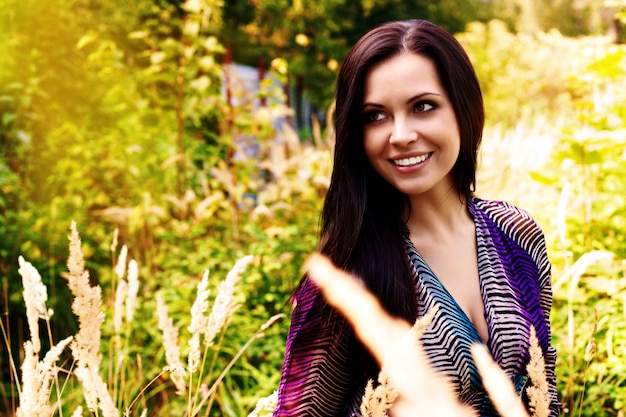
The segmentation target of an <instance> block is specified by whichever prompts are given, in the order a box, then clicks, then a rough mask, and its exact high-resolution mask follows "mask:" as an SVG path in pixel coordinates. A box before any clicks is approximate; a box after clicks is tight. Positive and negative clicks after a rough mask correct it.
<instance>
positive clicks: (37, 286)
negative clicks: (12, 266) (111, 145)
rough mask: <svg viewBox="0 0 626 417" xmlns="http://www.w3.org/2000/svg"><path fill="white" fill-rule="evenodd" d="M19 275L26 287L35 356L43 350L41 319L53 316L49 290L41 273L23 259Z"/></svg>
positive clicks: (19, 260)
mask: <svg viewBox="0 0 626 417" xmlns="http://www.w3.org/2000/svg"><path fill="white" fill-rule="evenodd" d="M18 262H19V266H20V269H19V273H20V275H21V276H22V286H23V287H24V302H25V303H26V318H27V320H28V329H29V331H30V338H31V343H32V349H33V351H34V353H35V354H38V353H39V351H40V350H41V341H40V340H39V319H44V320H49V319H50V316H52V314H53V311H52V309H47V308H46V302H47V301H48V289H47V288H46V286H45V285H44V284H43V282H42V281H41V276H40V275H39V271H37V269H36V268H35V267H34V266H33V265H32V264H31V263H30V262H26V261H25V260H24V258H23V257H21V256H20V257H19V258H18Z"/></svg>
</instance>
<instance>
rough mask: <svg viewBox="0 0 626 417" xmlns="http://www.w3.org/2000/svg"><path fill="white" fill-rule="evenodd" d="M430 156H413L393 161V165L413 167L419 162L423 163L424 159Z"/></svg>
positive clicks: (428, 154)
mask: <svg viewBox="0 0 626 417" xmlns="http://www.w3.org/2000/svg"><path fill="white" fill-rule="evenodd" d="M429 156H430V153H427V154H424V155H420V156H414V157H412V158H404V159H393V160H392V161H393V163H394V164H396V165H398V166H401V167H408V166H410V165H415V164H419V163H420V162H424V161H425V160H426V159H428V157H429Z"/></svg>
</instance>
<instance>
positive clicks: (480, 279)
mask: <svg viewBox="0 0 626 417" xmlns="http://www.w3.org/2000/svg"><path fill="white" fill-rule="evenodd" d="M467 211H468V213H469V215H470V217H471V218H472V221H473V222H474V230H475V232H474V233H475V237H474V239H475V244H476V265H477V270H478V285H479V290H480V296H481V299H482V302H483V317H484V319H485V324H486V325H487V336H489V337H488V339H487V340H485V338H483V336H482V335H481V334H480V332H479V331H478V327H476V324H474V322H473V321H472V320H471V319H470V317H469V315H468V314H467V312H466V311H465V310H464V309H463V308H462V307H461V305H460V304H459V303H458V302H457V300H456V298H454V296H452V294H451V293H450V291H448V289H447V288H446V286H445V285H444V284H443V282H441V280H440V279H439V277H438V276H437V274H435V271H433V269H432V268H431V267H430V265H429V264H428V262H426V260H425V259H424V257H423V256H422V254H421V253H420V252H419V251H418V250H417V248H416V247H415V244H414V243H413V241H412V240H411V239H410V237H409V238H408V241H409V243H410V245H411V248H412V250H413V251H414V252H415V254H416V255H417V258H418V259H419V261H420V262H421V263H422V265H423V267H424V268H425V269H426V270H427V271H428V273H429V274H430V275H431V276H432V277H433V278H434V281H435V282H436V284H437V285H438V286H439V288H440V290H441V291H443V292H444V293H445V294H446V295H447V296H448V297H449V299H450V300H451V301H452V303H453V304H454V306H455V308H456V309H457V310H458V311H459V312H460V314H462V315H463V317H465V319H466V320H467V323H469V325H470V326H471V328H472V330H473V331H474V333H475V334H476V337H478V339H479V341H480V342H482V343H483V344H485V345H487V346H489V342H490V340H491V339H492V338H491V321H490V317H489V313H488V310H487V308H486V307H485V306H486V305H487V303H486V301H487V300H486V298H487V294H485V292H484V285H483V276H484V271H483V269H484V265H481V262H480V258H479V256H478V252H479V243H480V242H481V241H482V240H483V238H484V236H483V234H482V228H481V227H479V225H478V224H477V218H476V213H475V212H474V200H473V199H471V200H470V201H468V203H467ZM407 233H409V236H410V232H409V230H408V227H407Z"/></svg>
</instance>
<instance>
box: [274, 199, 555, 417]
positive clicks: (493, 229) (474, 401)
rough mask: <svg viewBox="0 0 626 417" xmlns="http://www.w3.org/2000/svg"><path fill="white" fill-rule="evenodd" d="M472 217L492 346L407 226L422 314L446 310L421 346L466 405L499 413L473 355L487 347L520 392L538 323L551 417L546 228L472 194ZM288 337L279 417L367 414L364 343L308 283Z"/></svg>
mask: <svg viewBox="0 0 626 417" xmlns="http://www.w3.org/2000/svg"><path fill="white" fill-rule="evenodd" d="M468 211H469V213H470V215H471V216H472V218H473V219H474V223H475V225H476V243H477V250H478V271H479V277H480V290H481V293H482V297H483V302H484V306H485V319H486V321H487V326H488V329H489V340H488V341H486V342H485V341H484V340H482V338H481V336H480V335H479V333H478V331H477V329H476V328H475V327H474V325H473V324H472V322H471V321H470V320H469V318H468V317H467V315H466V314H465V313H464V312H463V310H462V309H461V308H460V307H459V305H458V304H457V303H456V302H455V300H454V299H453V298H452V296H451V295H450V294H449V293H448V292H447V291H446V289H445V287H444V286H443V285H442V284H441V283H440V282H439V280H438V279H437V277H436V276H435V274H434V273H433V271H432V270H431V269H430V268H429V267H428V265H427V264H426V262H424V260H423V259H422V257H421V256H420V254H419V253H418V252H417V250H416V249H415V247H414V246H413V243H412V242H411V240H410V239H409V233H408V228H405V236H404V241H405V250H406V253H407V257H408V260H409V262H410V265H411V266H412V268H411V269H412V274H413V279H414V282H415V288H416V297H417V308H418V310H417V311H418V317H422V316H424V315H425V314H426V313H427V312H428V311H429V310H430V309H431V308H432V307H433V306H435V305H439V311H438V312H437V314H436V315H435V317H434V319H433V322H432V323H431V325H430V326H429V329H428V331H427V332H426V333H425V334H424V336H423V337H422V343H423V346H424V349H425V350H426V352H427V354H428V356H429V358H430V360H431V362H432V363H433V364H434V366H435V367H436V368H437V369H438V370H439V371H440V372H443V373H445V374H446V375H447V376H448V377H449V378H450V380H451V381H452V382H453V384H454V385H455V386H456V389H457V393H458V395H459V398H460V399H461V401H462V402H463V403H465V404H468V405H471V406H472V407H474V409H476V410H477V411H478V412H479V413H480V415H481V416H497V415H498V414H497V413H496V412H495V411H494V409H493V406H492V404H491V402H490V401H489V399H488V397H487V395H486V393H485V391H484V389H483V386H482V381H481V378H480V376H479V373H478V370H477V368H476V365H475V363H474V361H473V360H472V357H471V354H470V346H471V345H472V344H473V343H483V344H485V343H486V345H487V347H488V348H489V350H490V351H491V354H492V356H493V357H494V359H495V360H496V361H497V362H498V364H499V365H500V366H501V367H502V369H504V370H505V372H506V373H507V374H508V375H509V376H510V377H511V379H512V381H513V383H514V385H515V387H516V389H517V391H518V393H520V394H521V395H523V390H524V387H525V384H526V383H527V379H528V378H527V375H526V370H525V369H526V365H527V364H528V361H529V353H528V351H529V339H530V327H531V325H532V326H534V327H535V329H536V332H537V338H538V340H539V344H540V346H541V348H542V350H543V353H544V358H545V362H546V370H547V376H548V382H549V383H550V395H551V406H550V408H551V417H552V416H557V415H558V414H559V412H560V408H561V406H560V403H559V402H558V399H557V393H556V378H555V373H554V369H555V362H556V351H555V350H554V348H553V347H552V346H551V345H550V319H549V315H550V307H551V304H552V290H551V284H550V262H549V260H548V257H547V254H546V248H545V241H544V236H543V232H542V231H541V229H540V227H539V226H538V225H537V223H536V222H535V221H534V220H533V219H532V218H531V217H530V216H529V215H528V214H527V213H526V212H525V211H523V210H520V209H518V208H517V207H515V206H512V205H510V204H508V203H506V202H496V201H488V200H481V199H478V198H474V199H472V200H470V201H469V202H468ZM296 301H297V305H296V308H295V310H294V312H293V316H292V321H291V327H290V330H289V336H288V338H287V345H286V353H285V361H284V364H283V369H282V376H281V382H280V386H279V390H278V406H277V408H276V411H275V412H274V416H275V417H286V416H292V417H295V416H298V417H304V416H319V417H322V416H341V417H344V416H347V417H352V416H360V413H359V405H360V402H361V397H362V395H363V391H364V386H365V383H366V381H367V379H368V378H371V377H372V373H371V370H368V369H363V368H364V367H363V363H365V357H366V356H365V355H367V353H366V352H364V349H363V347H362V346H361V345H360V343H359V342H358V341H357V340H356V338H355V336H354V333H353V332H352V331H351V328H350V326H349V325H348V324H347V323H346V322H345V320H344V319H343V318H342V317H340V316H339V315H338V313H331V314H324V313H323V312H324V303H323V300H322V298H321V296H320V293H319V290H318V289H317V287H315V285H314V284H313V283H311V282H310V281H307V282H306V283H305V284H304V285H303V286H302V287H301V288H300V291H299V292H298V294H297V295H296Z"/></svg>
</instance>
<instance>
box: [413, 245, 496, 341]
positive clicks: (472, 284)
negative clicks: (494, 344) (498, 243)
mask: <svg viewBox="0 0 626 417" xmlns="http://www.w3.org/2000/svg"><path fill="white" fill-rule="evenodd" d="M415 247H416V249H417V251H418V252H419V254H420V257H421V261H423V262H424V264H425V266H426V267H427V269H429V270H430V271H431V272H432V273H433V275H434V276H435V277H436V279H437V281H439V283H441V285H442V286H443V288H444V289H445V291H446V292H447V293H448V294H449V295H450V296H451V298H452V299H454V301H455V303H456V304H457V305H458V306H459V307H460V309H461V310H462V311H463V312H464V313H465V315H466V316H467V317H468V318H469V320H470V321H471V323H472V324H473V325H474V327H475V328H476V330H477V331H478V333H479V335H480V336H481V338H482V339H483V340H484V341H487V340H489V328H488V325H487V321H486V318H485V307H484V297H483V292H482V289H481V279H480V271H479V266H478V252H477V247H476V236H475V234H474V233H471V234H468V235H467V236H465V238H464V239H455V240H453V241H451V242H449V243H448V244H444V245H442V244H439V245H428V244H421V245H419V246H418V245H415Z"/></svg>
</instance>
